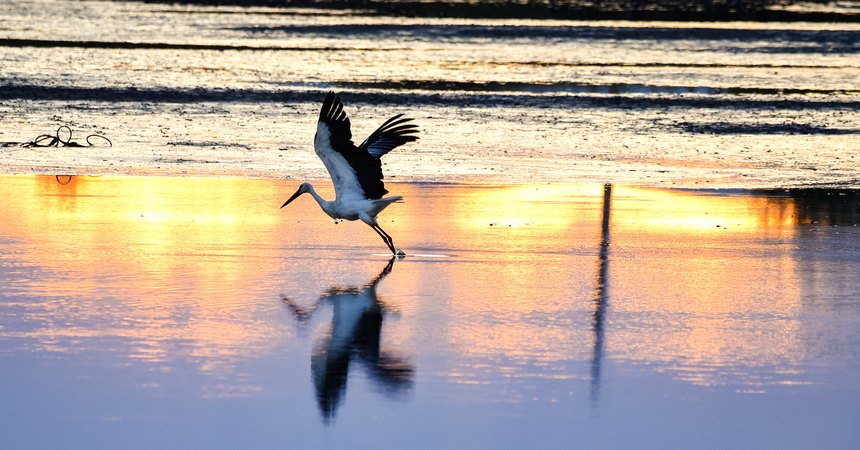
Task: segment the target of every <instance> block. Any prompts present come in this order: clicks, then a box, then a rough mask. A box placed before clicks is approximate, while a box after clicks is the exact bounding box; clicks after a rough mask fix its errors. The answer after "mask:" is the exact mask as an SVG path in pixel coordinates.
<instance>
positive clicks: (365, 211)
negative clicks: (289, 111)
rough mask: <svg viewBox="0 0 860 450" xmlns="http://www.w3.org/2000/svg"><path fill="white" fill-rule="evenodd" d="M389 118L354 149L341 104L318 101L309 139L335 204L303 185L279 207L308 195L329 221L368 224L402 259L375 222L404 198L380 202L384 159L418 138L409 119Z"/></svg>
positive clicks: (328, 99)
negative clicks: (317, 115)
mask: <svg viewBox="0 0 860 450" xmlns="http://www.w3.org/2000/svg"><path fill="white" fill-rule="evenodd" d="M401 117H402V115H397V116H394V117H392V118H390V119H388V120H387V121H386V122H385V123H383V124H382V126H380V127H379V128H378V129H377V130H376V131H374V132H373V133H372V134H371V135H370V136H369V137H368V138H367V139H365V140H364V142H362V144H361V145H360V146H358V147H356V146H355V144H353V143H352V140H351V139H352V132H351V131H350V124H349V119H348V118H347V117H346V113H344V112H343V104H342V103H341V102H340V99H339V98H338V97H337V95H335V94H334V93H333V92H330V93H329V94H328V95H327V96H326V99H325V101H323V106H322V109H321V110H320V119H319V121H318V122H317V131H316V134H315V135H314V151H315V152H316V154H317V156H319V158H320V160H321V161H322V162H323V165H325V168H326V170H328V173H329V175H330V176H331V181H332V184H333V185H334V191H335V199H334V201H328V200H325V199H324V198H322V197H321V196H320V195H319V194H317V192H316V190H315V189H314V187H313V186H312V185H311V184H310V183H302V185H301V186H299V189H298V190H297V191H296V193H295V194H293V196H292V197H290V199H289V200H287V201H286V202H285V203H284V204H283V205H282V206H281V207H282V208H283V207H284V206H286V205H288V204H289V203H290V202H291V201H293V200H294V199H295V198H296V197H298V196H299V195H301V194H304V193H309V194H311V196H312V197H313V198H314V200H316V202H317V203H318V204H319V205H320V208H322V210H323V211H324V212H325V213H326V214H327V215H328V216H329V217H331V218H332V219H335V220H337V219H344V220H361V221H362V222H364V223H366V224H368V225H370V226H371V227H372V228H373V230H374V231H376V232H377V234H379V235H380V236H381V237H382V239H383V240H384V241H385V244H386V245H388V248H389V249H390V250H391V252H392V253H394V254H402V252H399V251H398V250H396V249H395V248H394V243H393V242H392V239H391V236H389V235H388V234H387V233H385V231H383V230H382V228H380V227H379V223H378V222H377V221H376V216H377V215H379V213H380V212H382V210H383V209H385V208H387V207H388V206H389V205H391V204H392V203H395V202H399V201H402V200H403V197H401V196H399V195H397V196H391V197H383V195H384V194H385V193H387V192H388V191H387V190H385V187H384V185H383V183H382V178H383V176H382V163H381V162H380V158H382V156H383V155H385V154H386V153H388V152H389V151H391V150H392V149H394V148H395V147H398V146H400V145H403V144H405V143H407V142H412V141H415V140H417V139H418V137H417V136H414V133H417V132H418V130H417V126H416V125H413V124H407V122H409V121H411V120H412V119H402V118H401Z"/></svg>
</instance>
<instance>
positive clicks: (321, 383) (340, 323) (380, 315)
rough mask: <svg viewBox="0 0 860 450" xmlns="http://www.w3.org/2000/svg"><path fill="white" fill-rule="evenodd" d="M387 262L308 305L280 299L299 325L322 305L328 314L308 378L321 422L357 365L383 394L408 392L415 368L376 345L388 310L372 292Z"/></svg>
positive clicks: (340, 398)
mask: <svg viewBox="0 0 860 450" xmlns="http://www.w3.org/2000/svg"><path fill="white" fill-rule="evenodd" d="M394 260H395V258H391V260H389V261H388V264H386V265H385V267H384V268H383V269H382V271H381V272H380V273H379V274H378V275H377V276H376V277H374V278H373V279H372V280H371V281H370V282H369V283H367V284H366V285H364V286H353V287H332V288H330V289H329V290H327V291H326V292H325V293H324V294H322V295H321V296H320V298H319V299H318V300H317V301H316V303H315V304H314V305H313V306H311V307H309V308H308V307H302V306H300V305H299V304H297V303H296V302H295V301H294V300H293V299H291V298H290V297H288V296H286V295H281V301H282V302H283V304H284V306H285V307H286V308H287V310H288V311H290V313H291V314H292V315H293V316H294V317H295V319H296V320H297V322H298V323H299V324H302V323H307V322H308V321H309V320H310V319H311V317H313V315H314V314H315V313H316V312H317V311H319V310H320V308H321V307H322V306H323V305H331V306H332V308H333V314H332V319H331V327H330V328H329V332H328V333H327V334H326V335H325V336H324V337H323V338H322V339H321V340H320V341H319V342H318V343H317V344H316V345H315V347H314V349H313V352H312V353H311V376H312V378H313V383H314V388H315V390H316V397H317V403H318V405H319V408H320V413H321V414H322V416H323V420H324V421H325V423H330V422H331V421H332V420H333V419H334V417H335V415H336V414H337V410H338V408H339V407H340V405H341V403H342V401H343V398H344V394H345V393H346V387H347V379H348V374H349V369H350V367H351V366H354V365H355V364H359V365H360V366H361V367H363V368H364V369H365V371H366V372H367V374H368V378H369V379H370V380H372V381H373V382H374V384H375V385H376V386H377V387H379V388H380V390H381V391H382V392H383V393H385V394H386V395H390V396H398V395H401V394H404V393H407V392H410V391H411V390H412V387H413V384H414V375H415V368H414V365H413V364H412V362H411V361H410V359H409V358H408V357H404V356H402V355H399V354H397V353H396V352H394V351H390V350H385V349H383V348H382V346H381V342H380V341H381V331H382V323H383V319H384V317H385V315H386V314H387V313H388V312H389V311H388V308H387V307H386V306H385V305H384V303H383V302H382V301H381V300H380V299H379V297H378V296H377V294H376V287H377V285H378V284H379V283H380V282H381V281H382V280H383V279H384V278H385V277H386V276H388V275H389V274H390V273H391V271H392V270H393V268H394Z"/></svg>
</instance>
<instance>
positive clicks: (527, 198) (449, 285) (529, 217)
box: [0, 176, 858, 418]
mask: <svg viewBox="0 0 860 450" xmlns="http://www.w3.org/2000/svg"><path fill="white" fill-rule="evenodd" d="M2 181H3V182H2V183H0V193H2V196H3V198H4V199H5V201H4V202H3V203H2V206H0V209H2V210H0V213H2V216H3V217H4V220H3V222H2V226H0V243H2V246H0V268H2V271H0V278H2V283H3V286H4V290H3V292H2V293H0V343H2V349H0V358H2V359H5V360H8V361H9V362H14V361H15V359H16V358H17V357H22V356H23V355H27V354H33V353H36V354H45V355H68V356H69V357H71V359H69V360H68V362H67V363H66V364H72V365H80V366H78V367H79V368H82V370H85V371H86V368H87V367H88V365H89V364H96V363H94V362H93V361H99V360H101V361H103V362H101V363H97V364H100V365H104V364H107V365H108V366H110V367H112V368H113V369H111V370H113V371H115V372H117V373H120V374H122V373H123V371H124V370H133V371H140V372H143V373H144V374H150V375H144V376H129V378H130V379H133V380H135V381H128V382H129V383H132V384H133V385H135V386H138V388H144V387H145V389H150V390H152V389H154V390H163V391H164V392H169V391H171V390H173V389H179V387H178V386H179V385H183V386H184V384H182V383H179V381H178V380H179V379H187V378H190V379H191V380H192V381H185V382H183V383H192V384H194V385H195V389H196V390H197V392H198V393H199V395H200V398H209V399H214V398H234V397H238V398H257V397H258V396H262V395H274V394H276V393H278V392H281V391H282V390H283V389H286V388H285V386H286V385H290V384H289V383H287V384H286V385H285V384H282V383H283V381H275V380H280V379H281V378H282V377H286V378H287V379H292V380H294V381H293V383H295V384H297V385H298V386H299V388H295V389H301V390H302V391H303V392H312V391H313V389H314V388H313V386H312V383H311V381H309V380H310V378H311V374H312V367H311V366H312V359H313V361H318V360H320V359H319V358H322V357H325V355H331V354H336V355H341V354H342V353H338V352H342V349H340V347H337V345H338V342H359V343H361V345H362V346H363V347H361V348H363V349H365V350H362V351H363V352H364V353H363V354H364V355H365V356H361V357H359V358H357V359H355V361H364V363H363V364H364V365H363V366H361V367H364V370H365V371H374V370H376V371H380V370H383V371H384V370H387V369H385V367H386V366H385V363H384V361H381V360H379V358H381V356H380V355H398V356H396V357H389V356H385V358H389V359H390V360H391V361H397V365H396V366H394V367H395V368H394V369H392V370H402V371H403V372H402V373H405V374H407V375H408V377H407V375H402V374H401V375H397V374H399V373H401V372H396V371H395V372H392V373H394V374H395V375H392V376H395V377H396V376H404V377H407V378H405V380H406V381H402V382H401V381H398V383H394V384H396V385H397V386H399V387H398V395H397V399H395V400H393V401H402V402H405V404H407V405H409V404H413V403H416V402H417V403H420V402H421V400H415V398H414V397H413V396H410V395H405V396H404V395H401V394H403V392H404V391H410V392H415V393H417V394H420V393H421V392H422V386H425V385H432V386H435V388H434V389H436V390H437V391H436V392H435V394H434V395H435V396H434V397H433V398H434V399H436V400H434V401H439V400H438V399H440V398H441V399H443V402H447V403H450V404H460V403H464V404H475V403H490V404H497V403H501V404H531V403H533V404H536V405H541V404H559V402H560V403H561V404H568V403H569V402H578V401H579V400H576V399H577V398H578V395H577V394H572V393H575V392H578V389H579V388H576V386H580V385H581V386H580V387H581V389H582V390H583V391H586V392H588V391H590V392H591V398H592V401H597V400H596V399H599V398H600V397H601V396H602V395H603V394H600V395H597V393H598V392H606V389H607V388H606V387H605V386H601V381H600V380H601V379H606V377H607V376H609V377H610V378H611V379H614V380H615V382H616V383H618V382H619V380H621V379H623V380H627V381H626V383H635V380H636V379H637V377H636V376H634V375H630V374H629V372H630V371H633V373H634V374H635V373H638V371H639V370H641V369H635V368H647V371H648V372H649V373H652V374H657V375H658V376H668V379H669V380H672V381H673V382H677V383H681V384H684V385H687V386H699V387H709V388H713V387H722V388H724V389H727V391H728V392H731V393H732V394H734V395H748V394H750V393H755V394H759V395H767V394H768V393H770V392H772V390H773V389H774V388H775V387H778V386H805V385H814V384H817V383H821V382H823V381H821V380H820V379H819V378H817V377H819V376H820V375H819V374H818V372H820V371H821V370H822V369H821V367H822V366H823V367H833V369H834V371H836V370H837V369H840V368H844V367H845V366H848V367H851V366H856V365H857V361H856V354H855V357H854V359H852V357H851V356H846V355H845V354H844V353H841V352H839V351H838V350H837V351H836V353H835V354H830V355H829V356H828V355H827V354H822V353H821V352H820V351H819V350H820V349H821V348H822V347H824V346H827V345H832V344H833V343H834V342H835V343H837V344H838V345H841V346H842V347H839V348H856V347H852V346H853V345H856V341H855V340H854V339H856V335H852V334H851V333H849V332H847V331H844V330H846V329H850V323H852V322H851V320H855V319H856V311H857V309H856V304H854V303H851V300H849V299H850V298H852V297H851V296H852V295H853V294H852V293H854V294H856V293H857V291H858V283H857V280H856V278H852V277H851V276H850V273H851V272H850V271H847V269H846V268H850V267H854V268H856V267H857V265H858V261H857V258H856V257H852V256H850V255H852V254H854V253H850V252H848V253H839V251H840V250H839V249H840V247H845V245H846V243H847V244H848V245H849V246H850V245H855V244H853V243H854V242H856V240H852V238H851V236H854V237H855V238H856V234H857V227H856V226H842V227H841V228H839V230H840V233H842V236H843V237H842V238H838V234H837V235H834V236H837V238H838V239H847V240H838V239H837V240H835V241H832V240H831V241H828V240H827V239H825V237H827V236H830V235H821V234H820V233H817V231H816V230H819V228H815V226H814V225H808V224H809V223H811V222H813V221H818V220H821V221H824V222H827V221H828V220H830V219H828V217H830V216H828V215H827V214H826V213H822V214H823V215H816V214H818V213H816V212H815V211H812V212H810V210H809V209H804V208H801V207H800V205H799V203H798V202H800V201H801V200H798V198H799V197H796V196H790V195H787V194H785V193H768V194H767V195H757V194H754V193H750V192H710V191H671V190H655V189H640V188H633V187H625V186H613V187H611V188H606V189H607V190H605V188H604V186H602V185H528V186H459V185H411V184H390V185H389V189H390V190H391V191H392V193H394V194H398V195H403V196H404V197H405V198H406V202H405V203H403V204H398V205H395V206H394V207H392V208H389V209H388V210H386V211H385V213H384V214H383V215H382V216H381V217H380V219H381V221H380V223H381V225H382V226H383V227H385V229H386V230H387V231H388V232H389V233H390V234H391V235H392V236H393V237H394V239H395V243H396V244H397V245H398V247H401V248H404V249H405V250H406V251H407V253H409V254H410V256H407V257H406V258H405V259H402V260H398V261H395V262H394V264H393V266H388V267H386V263H387V261H388V257H387V256H385V246H384V244H383V243H382V242H381V241H380V240H379V239H378V237H377V236H376V235H375V233H373V232H372V230H370V229H369V228H368V227H366V226H365V225H363V224H361V223H341V224H338V225H335V224H333V223H332V222H331V220H329V219H328V218H327V217H326V216H325V215H324V214H323V213H322V212H321V211H319V209H318V207H317V205H316V204H315V203H313V201H312V199H310V198H302V199H301V200H299V201H296V202H294V203H292V204H291V205H290V206H289V207H288V208H284V209H278V206H279V205H280V204H281V203H282V202H283V200H284V198H285V197H286V196H288V195H289V193H291V192H292V191H293V190H294V189H295V185H296V184H297V183H296V182H293V181H274V180H254V179H238V178H236V179H233V178H223V179H221V178H158V177H140V178H108V177H105V178H96V177H71V178H61V177H47V176H11V177H3V179H2ZM317 184H320V186H319V190H320V192H321V194H322V195H323V196H325V197H330V196H331V190H330V188H329V187H328V186H327V185H326V183H317ZM849 209H850V208H849ZM855 210H856V208H855ZM840 211H842V212H843V215H842V216H840V217H842V218H841V219H840V220H842V221H843V222H845V220H848V221H850V220H854V221H855V222H856V217H854V218H853V219H851V216H850V215H849V218H848V219H845V214H844V213H845V211H846V210H845V209H844V208H843V209H841V210H840ZM604 218H605V219H606V220H604ZM810 243H811V244H810ZM810 245H811V247H810ZM849 250H850V249H849ZM383 269H384V270H383ZM381 270H383V273H385V274H387V276H386V277H385V280H384V281H382V282H379V287H378V288H377V287H376V285H375V283H376V282H374V290H373V295H374V297H373V301H374V304H376V303H377V302H378V304H380V305H385V306H384V309H385V311H386V317H387V318H386V319H385V321H384V322H382V321H381V317H382V316H381V315H380V316H379V317H380V319H378V320H377V319H374V320H373V321H371V322H372V323H371V322H368V323H371V324H375V325H373V326H371V327H370V329H373V330H375V331H374V332H373V335H372V336H371V335H368V336H364V335H362V334H361V333H363V331H352V332H350V333H359V334H354V335H353V334H347V336H350V337H349V339H348V340H343V339H341V338H338V339H340V340H337V339H335V340H332V339H334V338H332V336H336V335H337V333H338V331H337V330H338V328H337V327H338V325H337V324H338V323H339V321H342V320H341V319H338V318H337V317H339V316H338V314H346V313H341V312H338V311H340V310H339V309H338V308H339V306H340V305H339V304H337V303H334V304H333V303H332V302H337V301H338V300H336V297H337V296H341V297H344V298H347V297H348V298H358V297H356V296H357V295H359V294H360V293H361V292H365V291H363V290H362V289H363V288H362V286H368V284H369V283H371V281H372V280H374V279H375V278H374V277H376V279H379V277H380V275H379V274H380V271H381ZM854 273H856V272H854ZM378 281H379V280H377V282H378ZM831 283H835V285H836V286H837V287H838V289H837V290H832V291H828V286H831ZM377 291H378V294H379V296H378V298H377V297H376V292H377ZM347 294H348V295H347ZM329 298H333V299H334V300H331V301H327V302H322V300H323V299H329ZM828 298H833V299H836V300H839V302H836V303H832V304H831V303H829V302H828V300H827V299H828ZM284 299H289V304H290V308H292V311H293V313H290V312H289V311H287V308H285V307H284V302H285V301H286V300H284ZM846 302H847V303H846ZM317 303H320V304H321V306H319V310H320V311H321V312H320V313H317V314H314V315H313V317H312V318H310V316H307V317H309V318H304V316H302V315H301V314H299V313H297V312H296V311H303V308H309V307H311V305H313V304H317ZM846 304H847V305H848V306H845V305H846ZM851 305H854V306H851ZM315 308H316V307H315ZM344 308H346V307H345V306H344ZM374 308H376V307H374ZM839 308H842V309H839ZM846 308H847V309H846ZM377 309H378V308H377ZM377 309H373V311H376V310H377ZM332 311H334V314H335V316H336V317H335V318H334V319H332V318H331V317H332V316H331V315H332V313H333V312H332ZM838 311H843V313H844V312H845V311H847V312H848V314H847V316H841V317H840V318H838V319H839V320H843V321H844V320H848V324H847V325H846V324H844V323H843V325H842V326H840V327H836V328H832V327H833V326H834V323H836V321H837V319H836V318H834V316H835V315H838V314H839V313H838ZM296 314H299V316H300V317H299V316H296V317H299V318H300V319H301V320H299V321H298V322H297V321H296V320H294V316H295V315H296ZM374 314H377V313H374ZM852 314H853V315H852ZM846 317H847V319H846ZM822 318H826V319H827V320H822ZM362 320H364V319H362ZM358 323H363V322H358ZM374 327H376V328H374ZM834 329H835V330H836V331H833V330H834ZM833 333H835V334H833ZM327 336H328V337H327ZM852 336H853V337H852ZM367 339H370V341H368V340H367ZM350 345H351V344H350ZM356 345H358V344H356ZM314 348H316V349H317V350H314ZM321 348H326V349H327V350H326V352H327V353H319V352H320V351H321V350H320V349H321ZM333 349H334V350H333ZM368 349H370V350H368ZM380 349H381V350H380ZM314 352H316V353H314ZM332 352H334V353H332ZM98 355H101V356H98ZM320 355H322V356H320ZM368 355H369V356H368ZM338 358H341V356H338ZM343 358H346V359H343V361H346V363H347V364H348V363H349V360H350V359H349V357H348V356H343ZM839 358H842V359H839ZM266 361H269V362H266ZM272 361H280V363H279V364H287V365H288V367H290V369H284V368H283V367H281V369H280V370H281V372H278V373H268V372H261V371H263V370H264V369H260V368H259V367H257V366H258V365H261V364H262V365H263V366H266V367H269V366H268V364H274V363H273V362H272ZM288 362H289V363H288ZM335 363H337V361H335ZM313 364H316V365H317V366H319V364H322V363H319V364H318V363H316V362H314V363H313ZM326 364H327V366H326V367H327V368H326V370H325V372H324V373H327V374H334V375H326V376H327V377H328V376H334V377H342V378H334V380H335V381H333V383H334V384H332V385H331V386H334V387H330V388H326V389H329V391H326V390H325V389H323V388H321V387H320V385H319V384H318V385H317V390H318V392H317V395H320V396H321V397H320V399H319V401H320V405H319V407H320V408H323V409H324V410H325V411H324V415H325V416H326V417H327V418H334V417H336V416H337V414H338V411H337V405H340V408H341V409H349V408H350V407H352V408H359V409H360V408H365V407H370V406H367V405H373V404H375V402H378V401H385V402H391V401H392V400H391V399H390V398H388V397H385V396H383V397H384V398H385V400H383V399H382V398H378V399H373V397H372V396H371V397H367V396H365V395H360V394H354V395H353V396H347V397H343V398H346V400H343V399H342V395H341V394H342V392H341V390H346V391H349V389H359V390H360V392H363V390H364V389H365V388H362V387H352V388H348V386H351V385H357V386H364V385H363V384H362V382H360V381H350V380H352V379H353V377H354V376H355V375H349V379H348V378H347V375H346V374H347V373H350V374H354V373H361V371H360V370H359V372H355V371H350V372H347V371H346V369H345V368H343V369H341V368H339V367H340V366H337V365H336V364H335V365H334V366H331V364H334V363H331V362H329V363H326ZM337 364H340V363H337ZM255 367H257V368H255ZM279 367H280V366H279ZM320 367H321V366H320ZM373 367H377V369H374V368H373ZM380 367H381V369H380ZM810 368H814V370H812V371H810V370H809V369H810ZM266 370H274V369H271V368H270V369H266ZM284 370H287V372H288V373H283V371H284ZM607 371H609V372H607ZM321 373H322V372H321ZM379 374H384V372H378V373H377V374H376V375H374V374H373V373H368V374H366V375H365V376H369V377H371V378H373V377H374V376H382V375H379ZM313 376H314V377H317V378H315V379H317V380H318V382H319V380H320V378H319V376H318V375H313ZM385 376H386V377H387V376H388V375H385ZM120 379H122V377H120ZM392 379H394V380H397V378H392ZM193 380H196V381H193ZM273 383H274V384H273ZM356 383H357V384H356ZM379 384H380V386H382V387H379V386H377V387H376V388H373V387H367V388H366V389H367V390H369V391H373V390H379V389H383V390H385V386H386V385H387V384H386V383H383V382H381V383H379ZM394 384H392V385H394ZM290 386H292V385H290ZM440 386H446V387H445V388H440ZM854 387H855V388H856V386H854ZM291 389H294V388H291ZM320 389H322V390H320ZM331 389H335V390H334V391H331ZM325 392H328V393H326V394H325V395H323V393H325ZM417 394H416V395H417ZM417 397H418V398H422V396H421V395H417ZM353 398H356V400H353ZM368 398H370V400H368ZM324 399H326V400H325V402H323V400H324ZM324 405H328V406H324ZM331 405H335V406H334V407H333V406H331ZM389 405H390V403H389Z"/></svg>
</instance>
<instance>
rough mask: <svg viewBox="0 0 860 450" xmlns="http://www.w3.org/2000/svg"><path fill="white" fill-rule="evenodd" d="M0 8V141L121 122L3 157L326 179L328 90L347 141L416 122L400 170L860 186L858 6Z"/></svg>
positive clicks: (529, 178)
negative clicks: (556, 13)
mask: <svg viewBox="0 0 860 450" xmlns="http://www.w3.org/2000/svg"><path fill="white" fill-rule="evenodd" d="M57 11H62V12H63V14H62V24H63V26H57V20H58V18H57V14H56V12H57ZM0 22H2V23H3V24H5V25H4V26H3V27H2V28H0V63H2V66H3V71H2V73H0V142H13V143H14V142H17V143H23V142H27V141H31V140H32V139H34V138H35V137H36V136H38V135H41V134H45V133H48V134H50V133H53V132H54V131H55V130H56V129H57V128H58V127H60V126H61V125H69V126H70V127H71V128H72V129H73V130H74V132H75V135H74V138H75V140H77V141H78V142H83V139H84V136H86V135H87V134H90V133H99V134H102V135H105V136H106V137H108V138H109V139H110V140H111V141H112V142H113V146H112V147H107V146H104V145H97V146H95V147H90V148H86V149H64V148H61V149H38V148H21V147H19V146H15V145H12V146H8V147H2V148H0V173H6V174H31V173H38V174H47V175H53V174H74V175H164V176H184V175H209V176H240V177H271V178H286V177H289V178H291V179H294V180H304V179H313V180H324V179H326V177H327V175H326V173H325V171H324V169H323V167H322V165H321V164H319V161H317V159H316V156H315V155H314V154H313V152H312V151H311V142H312V139H313V130H314V129H315V118H316V117H317V113H318V109H319V104H320V102H321V100H322V98H323V96H324V95H325V92H326V91H328V90H336V91H338V92H339V93H341V95H342V98H343V100H344V102H345V104H346V110H347V113H348V114H349V115H350V118H351V120H352V123H353V133H354V135H355V136H356V140H358V141H360V140H361V139H362V138H363V136H366V135H367V134H369V133H370V132H371V131H372V130H373V129H375V127H376V126H378V125H379V124H380V123H381V122H382V121H383V120H384V119H385V118H387V117H390V116H392V115H394V114H399V113H405V114H407V115H409V116H411V117H414V118H415V119H416V121H417V123H418V124H419V125H420V126H421V134H422V139H421V141H420V142H419V144H418V145H413V146H406V147H403V148H399V149H397V151H395V152H392V153H391V154H390V155H388V156H386V161H385V162H386V164H387V166H386V176H387V177H389V178H388V179H389V180H392V181H407V182H443V183H450V182H460V183H478V184H487V183H489V184H529V183H534V182H551V183H571V182H586V183H588V182H593V183H607V182H611V183H617V184H626V185H638V186H650V187H684V188H702V187H709V188H723V189H726V188H731V189H764V188H770V189H778V188H788V187H792V188H801V187H823V186H828V187H839V188H845V187H857V186H858V185H860V181H858V180H860V169H858V168H860V164H858V160H857V158H858V157H857V156H856V153H857V151H856V150H857V149H858V148H860V107H858V105H860V91H858V87H857V86H860V70H858V68H860V56H858V55H860V46H858V44H857V43H858V42H860V41H858V39H857V38H856V37H857V35H858V33H860V24H857V23H810V22H792V23H780V22H772V23H756V22H720V23H712V22H677V21H673V22H634V21H571V20H567V21H565V20H549V21H538V20H513V19H504V20H503V19H463V18H426V17H424V18H422V17H397V16H393V15H366V14H363V13H361V12H355V11H353V12H349V11H332V10H328V9H290V8H285V9H278V8H239V7H229V6H222V7H211V6H189V5H164V4H147V3H141V2H102V1H95V2H91V1H75V2H70V1H65V0H12V1H10V2H6V3H4V4H3V5H0ZM548 49H551V50H548Z"/></svg>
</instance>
